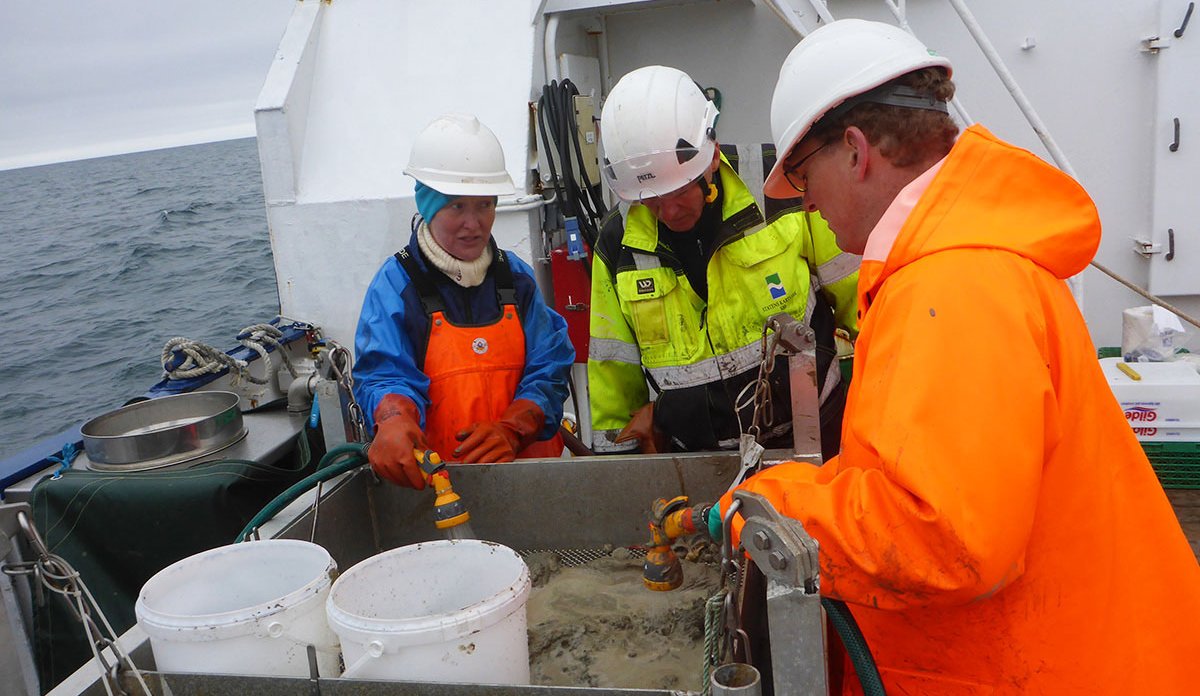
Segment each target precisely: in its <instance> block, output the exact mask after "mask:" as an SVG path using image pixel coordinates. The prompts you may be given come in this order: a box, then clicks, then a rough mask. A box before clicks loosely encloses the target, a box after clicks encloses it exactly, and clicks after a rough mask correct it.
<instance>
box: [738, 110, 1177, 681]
mask: <svg viewBox="0 0 1200 696" xmlns="http://www.w3.org/2000/svg"><path fill="white" fill-rule="evenodd" d="M1099 242H1100V223H1099V220H1098V217H1097V213H1096V209H1095V206H1094V205H1093V203H1092V201H1091V200H1090V198H1088V196H1087V194H1086V192H1084V190H1083V189H1082V188H1081V187H1080V186H1079V185H1078V184H1077V183H1076V182H1075V181H1073V180H1072V179H1070V178H1069V177H1068V176H1067V175H1065V174H1063V173H1062V172H1060V171H1059V170H1058V169H1056V168H1054V167H1052V166H1050V165H1048V164H1046V163H1045V162H1043V161H1041V160H1040V159H1038V158H1037V157H1035V156H1034V155H1032V154H1030V153H1028V152H1025V151H1023V150H1020V149H1018V148H1015V147H1013V146H1011V145H1008V144H1006V143H1004V142H1002V141H999V140H997V139H996V138H994V137H993V136H992V135H991V134H990V133H988V132H987V131H986V130H984V129H983V128H980V127H978V126H975V127H972V128H970V129H968V130H967V131H966V132H965V133H963V135H962V136H961V137H960V139H959V141H958V143H957V144H956V145H955V146H954V149H953V150H952V151H951V153H950V155H949V156H948V157H947V158H946V159H945V160H944V162H943V164H942V166H941V170H940V171H938V172H937V174H936V176H935V178H934V179H933V180H932V183H931V184H930V186H929V188H928V189H927V190H926V191H925V193H924V194H923V195H922V196H921V197H920V199H919V201H918V202H917V204H916V207H915V208H914V209H913V210H912V212H911V214H910V215H909V216H908V218H907V220H906V221H905V223H904V225H903V227H902V228H901V230H900V232H899V234H898V235H897V237H896V240H895V242H894V245H893V246H892V248H891V252H890V254H888V255H887V257H886V260H883V261H879V262H874V263H871V264H868V263H866V262H864V264H863V271H862V277H861V279H860V282H859V290H860V302H861V306H862V307H863V312H864V315H863V319H862V321H861V329H862V333H861V335H860V337H859V340H858V343H857V345H856V347H855V357H854V380H853V382H852V383H851V385H850V393H849V401H848V404H847V407H846V416H845V425H844V429H843V438H842V453H841V455H840V456H839V457H838V458H836V459H834V460H832V461H830V462H829V463H827V464H826V465H825V466H823V467H820V468H817V467H812V466H808V465H804V464H796V463H788V464H781V465H779V466H776V467H773V468H770V469H768V470H766V471H764V472H762V473H761V474H759V475H757V476H755V477H753V478H752V479H750V480H749V481H748V482H747V483H746V484H745V485H744V487H745V488H748V489H751V490H755V491H758V492H760V493H762V494H764V495H766V496H767V497H768V498H769V499H770V500H771V501H772V502H773V503H774V504H775V506H776V507H778V508H779V509H780V510H781V511H782V512H783V513H784V514H786V515H788V516H790V517H794V518H796V519H798V520H800V521H801V522H802V523H803V524H804V528H805V529H806V530H807V531H808V532H809V533H810V534H812V536H813V537H815V538H816V539H817V541H818V542H819V543H820V547H821V548H820V566H821V592H822V594H825V595H828V596H831V597H836V598H840V599H843V600H845V601H847V602H848V603H850V607H851V609H852V611H853V613H854V616H855V618H856V619H857V621H858V623H859V626H860V627H861V628H862V632H863V634H864V636H865V637H866V639H867V642H868V643H869V644H870V646H871V649H872V651H873V652H874V655H875V658H876V661H877V663H878V665H879V669H880V673H881V675H882V677H883V681H884V684H885V686H886V688H887V690H888V693H899V694H918V693H919V694H960V693H962V694H966V693H970V694H983V693H989V694H990V693H996V694H1130V693H1137V694H1183V693H1192V692H1194V691H1195V690H1196V685H1195V683H1194V682H1195V667H1194V660H1195V659H1196V657H1195V656H1196V655H1197V654H1200V566H1197V563H1196V558H1195V556H1194V555H1193V553H1192V551H1191V549H1190V548H1189V546H1188V543H1187V540H1186V539H1185V537H1184V535H1183V533H1182V531H1181V530H1180V527H1179V523H1178V521H1177V520H1176V518H1175V515H1174V513H1173V511H1172V509H1171V507H1170V505H1169V503H1168V501H1167V499H1166V497H1165V495H1164V494H1163V491H1162V489H1161V487H1160V486H1159V483H1158V481H1157V479H1156V477H1155V475H1154V472H1153V470H1152V469H1151V467H1150V465H1149V463H1148V462H1147V460H1146V457H1145V455H1144V453H1143V452H1142V449H1141V447H1140V445H1139V444H1138V442H1137V440H1136V439H1135V438H1134V435H1133V433H1132V432H1131V430H1130V428H1129V426H1128V424H1127V423H1126V421H1125V418H1124V416H1123V414H1122V412H1121V410H1120V408H1119V406H1118V405H1117V403H1116V401H1115V400H1114V398H1113V395H1112V392H1111V390H1110V389H1109V387H1108V384H1107V383H1106V381H1105V379H1104V377H1103V375H1102V374H1101V371H1100V367H1099V364H1098V361H1097V360H1096V354H1095V351H1094V348H1093V346H1092V342H1091V340H1090V338H1089V336H1088V332H1087V327H1086V326H1085V325H1084V322H1083V319H1082V317H1081V316H1080V313H1079V310H1078V308H1077V306H1076V304H1075V302H1074V300H1073V298H1072V296H1071V294H1070V292H1069V290H1068V289H1067V286H1066V284H1065V283H1064V282H1063V279H1065V278H1068V277H1070V276H1072V275H1074V274H1076V273H1079V272H1081V271H1082V270H1083V269H1084V268H1086V266H1087V264H1088V262H1089V261H1090V260H1091V258H1092V255H1093V254H1094V253H1095V251H1096V249H1097V247H1098V245H1099ZM851 681H853V679H851ZM851 691H853V690H852V689H851Z"/></svg>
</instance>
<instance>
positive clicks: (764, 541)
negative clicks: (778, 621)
mask: <svg viewBox="0 0 1200 696" xmlns="http://www.w3.org/2000/svg"><path fill="white" fill-rule="evenodd" d="M733 498H734V500H735V501H736V500H740V501H741V503H742V509H743V514H742V516H743V517H745V518H746V523H745V525H744V526H743V527H742V546H743V547H744V548H745V549H746V553H748V554H749V555H750V558H751V560H753V561H754V562H755V563H756V564H757V565H758V567H759V569H761V570H762V572H763V575H765V576H766V577H767V579H768V580H773V581H775V582H778V583H780V584H781V585H784V586H786V587H802V588H804V591H805V592H806V593H808V594H817V593H818V592H819V591H820V572H821V566H820V562H819V561H818V558H817V551H818V544H817V540H816V539H813V538H812V537H811V536H809V535H808V533H807V532H805V531H804V526H803V525H801V524H800V522H799V521H798V520H795V519H792V518H790V517H784V516H783V515H782V514H780V512H779V511H778V510H776V509H775V507H774V506H773V505H771V503H770V502H769V501H768V500H767V499H766V498H764V497H763V496H762V495H761V494H758V493H754V492H752V491H747V490H738V491H735V492H734V494H733Z"/></svg>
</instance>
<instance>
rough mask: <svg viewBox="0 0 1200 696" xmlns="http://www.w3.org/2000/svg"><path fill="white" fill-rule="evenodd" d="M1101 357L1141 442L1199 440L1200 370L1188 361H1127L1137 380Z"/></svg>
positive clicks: (1120, 360) (1105, 374)
mask: <svg viewBox="0 0 1200 696" xmlns="http://www.w3.org/2000/svg"><path fill="white" fill-rule="evenodd" d="M1122 362H1123V361H1122V359H1121V358H1102V359H1101V360H1100V368H1101V369H1102V370H1103V371H1104V377H1105V378H1106V379H1107V380H1108V386H1109V387H1110V388H1111V389H1112V392H1113V396H1115V397H1117V402H1118V403H1120V404H1121V410H1123V411H1124V412H1125V420H1127V421H1129V425H1130V426H1131V427H1132V428H1133V432H1134V434H1135V435H1137V438H1138V440H1141V441H1142V442H1200V373H1197V372H1196V368H1195V367H1193V366H1192V365H1191V364H1189V363H1186V362H1158V363H1153V362H1149V363H1125V365H1126V366H1127V367H1129V368H1130V369H1132V370H1133V371H1135V372H1136V373H1137V374H1138V375H1140V376H1141V379H1140V380H1135V379H1133V378H1132V377H1131V376H1129V375H1127V374H1126V373H1124V372H1122V371H1121V370H1120V369H1119V368H1118V367H1117V365H1118V364H1120V363H1122Z"/></svg>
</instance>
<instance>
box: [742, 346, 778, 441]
mask: <svg viewBox="0 0 1200 696" xmlns="http://www.w3.org/2000/svg"><path fill="white" fill-rule="evenodd" d="M761 346H762V354H761V355H760V357H759V361H758V376H757V377H756V378H755V380H754V381H753V382H750V383H749V384H747V385H746V386H745V387H742V391H741V392H739V393H738V397H737V400H736V401H735V403H734V411H735V413H736V414H737V416H738V425H739V427H740V426H741V412H742V410H744V409H745V408H747V407H749V406H751V405H752V404H753V407H754V411H753V415H752V416H751V420H750V427H749V428H743V429H742V432H744V433H748V434H750V435H753V436H754V439H755V440H758V438H759V437H760V436H761V435H762V434H763V431H764V430H765V429H766V427H767V426H768V425H770V424H771V423H774V422H775V407H774V404H773V403H772V401H771V372H772V371H774V368H775V358H776V357H777V356H778V353H779V337H778V335H777V334H775V333H773V332H772V331H770V329H768V328H767V325H766V324H763V331H762V341H761ZM751 389H753V390H754V391H753V392H752V393H751V392H750V390H751ZM747 399H749V401H747Z"/></svg>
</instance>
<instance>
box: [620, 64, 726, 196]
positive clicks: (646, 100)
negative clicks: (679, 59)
mask: <svg viewBox="0 0 1200 696" xmlns="http://www.w3.org/2000/svg"><path fill="white" fill-rule="evenodd" d="M716 122H717V107H716V105H715V104H713V103H712V102H710V101H709V100H708V99H706V98H705V97H704V93H703V92H701V91H700V88H699V87H697V86H696V83H695V82H694V81H693V80H692V78H690V77H688V76H687V74H686V73H684V72H683V71H680V70H676V69H675V68H667V67H663V66H661V65H651V66H647V67H644V68H638V69H637V70H634V71H633V72H631V73H629V74H627V75H625V77H622V78H621V80H620V81H619V82H617V84H616V86H614V87H613V88H612V92H610V93H609V95H608V100H607V101H606V102H605V103H604V110H603V111H602V112H601V114H600V139H601V142H602V143H603V145H604V163H603V164H604V166H603V167H602V168H601V171H602V172H603V173H604V180H605V181H607V182H608V185H609V187H610V188H611V189H612V190H613V193H615V194H617V195H618V196H620V197H621V198H623V199H625V200H627V201H640V200H643V199H646V198H652V197H654V196H662V195H665V194H668V193H671V192H672V191H676V190H678V189H681V188H683V187H684V186H686V185H688V184H690V183H691V182H693V181H695V180H696V179H698V178H700V177H701V176H702V175H703V174H704V172H705V171H706V170H707V169H708V167H709V165H710V164H712V159H713V153H714V152H715V148H716V133H715V131H713V125H714V124H715V123H716Z"/></svg>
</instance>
